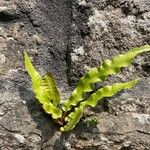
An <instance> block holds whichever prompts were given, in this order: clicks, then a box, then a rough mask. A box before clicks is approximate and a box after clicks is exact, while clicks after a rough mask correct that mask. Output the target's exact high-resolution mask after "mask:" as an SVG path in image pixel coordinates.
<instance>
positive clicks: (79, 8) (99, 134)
mask: <svg viewBox="0 0 150 150" xmlns="http://www.w3.org/2000/svg"><path fill="white" fill-rule="evenodd" d="M144 44H150V1H149V0H73V1H71V0H42V1H41V0H28V1H27V0H0V150H41V149H43V150H51V149H54V150H60V149H66V150H78V149H84V150H86V149H87V150H90V149H92V150H126V149H129V150H149V149H150V55H149V54H150V53H146V54H142V55H141V56H138V57H137V58H136V59H135V61H134V63H133V65H132V66H131V67H129V68H128V69H124V70H123V73H121V74H119V75H117V77H116V78H114V77H110V78H109V79H108V80H107V81H106V83H109V82H113V83H114V82H116V81H127V80H129V79H131V78H135V76H140V77H141V78H142V79H141V82H140V83H139V84H137V85H136V87H135V88H133V89H132V90H127V91H123V92H121V93H119V94H117V95H116V96H114V97H113V98H109V99H104V100H103V101H101V102H100V105H98V106H97V107H96V108H93V109H91V108H88V109H87V111H86V113H85V116H84V118H83V119H82V121H81V122H80V123H79V124H78V125H77V127H76V128H75V129H74V130H73V131H72V132H70V133H68V134H61V133H60V132H59V131H58V129H59V126H57V125H56V124H55V123H54V122H53V121H52V119H51V117H50V116H49V115H47V114H45V113H44V111H43V110H42V107H41V106H40V104H39V103H38V102H37V101H36V99H35V98H34V94H33V92H32V89H31V81H30V79H29V77H28V75H27V72H26V71H25V69H24V64H23V55H22V50H23V49H25V50H26V51H27V52H28V54H29V55H30V56H31V58H32V61H33V63H34V65H35V66H36V68H37V69H38V70H39V71H40V72H41V74H44V73H45V72H46V71H50V72H52V73H53V75H54V76H55V78H56V80H57V84H58V87H59V89H60V91H61V93H62V97H63V99H65V98H66V97H68V96H69V95H70V93H71V90H72V89H73V88H74V85H76V83H77V81H78V80H79V78H80V77H81V76H82V75H83V74H84V73H85V72H86V71H87V70H89V69H90V68H91V67H94V66H97V65H99V64H100V63H101V62H102V61H103V60H104V59H106V58H111V57H112V56H113V55H116V54H118V53H123V52H125V51H127V50H129V49H130V48H133V47H136V46H140V45H144ZM98 86H99V85H98ZM100 86H102V85H100ZM90 115H91V116H95V115H96V116H97V117H98V118H99V123H98V124H97V125H96V126H93V127H90V128H88V127H87V124H86V120H87V119H88V117H89V116H90Z"/></svg>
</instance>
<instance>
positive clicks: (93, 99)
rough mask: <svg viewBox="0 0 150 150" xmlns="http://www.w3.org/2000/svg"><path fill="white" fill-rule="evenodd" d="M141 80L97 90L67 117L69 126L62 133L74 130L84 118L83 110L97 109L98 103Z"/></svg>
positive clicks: (62, 129)
mask: <svg viewBox="0 0 150 150" xmlns="http://www.w3.org/2000/svg"><path fill="white" fill-rule="evenodd" d="M138 81H139V79H136V80H132V81H130V82H126V83H115V84H113V85H107V86H105V87H103V88H101V89H99V90H97V91H96V92H95V93H94V94H92V95H91V96H90V97H89V98H88V99H87V100H86V101H83V102H81V103H80V106H79V107H77V108H75V110H74V111H73V112H71V113H70V114H69V115H68V116H67V117H66V122H67V124H66V125H65V126H64V127H61V129H60V130H61V131H62V132H68V131H70V130H72V129H73V128H74V127H75V125H76V124H77V123H78V122H79V121H80V119H81V118H82V116H83V110H84V108H85V107H87V106H92V107H95V106H96V105H97V102H98V101H99V100H100V99H102V98H104V97H112V96H113V95H115V94H116V93H117V92H119V91H121V90H123V89H130V88H132V87H133V86H134V85H135V84H136V83H137V82H138Z"/></svg>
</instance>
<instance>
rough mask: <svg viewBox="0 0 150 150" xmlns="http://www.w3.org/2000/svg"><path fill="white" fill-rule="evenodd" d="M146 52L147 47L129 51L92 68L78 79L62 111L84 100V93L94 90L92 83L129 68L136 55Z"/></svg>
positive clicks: (148, 49) (148, 47) (149, 47)
mask: <svg viewBox="0 0 150 150" xmlns="http://www.w3.org/2000/svg"><path fill="white" fill-rule="evenodd" d="M146 51H150V46H149V45H145V46H142V47H138V48H134V49H131V50H130V51H129V52H127V53H125V54H120V55H118V56H115V57H113V59H112V60H105V61H104V62H103V63H102V65H101V66H99V67H95V68H92V69H91V70H90V71H89V72H88V73H87V74H85V75H84V76H83V77H82V78H81V79H80V81H79V83H78V85H77V87H76V88H75V90H74V91H73V92H72V95H71V97H70V98H68V99H67V100H66V101H65V103H64V104H63V107H62V108H63V110H64V111H69V110H70V109H71V108H72V106H76V105H77V104H78V103H79V102H80V101H82V100H83V99H84V96H85V94H86V92H90V91H92V90H93V89H94V83H97V82H102V81H104V80H105V78H106V77H107V76H108V75H112V74H117V73H118V72H119V71H120V68H122V67H127V66H129V65H130V64H131V62H132V61H133V59H134V58H135V57H136V56H137V55H138V54H140V53H142V52H146Z"/></svg>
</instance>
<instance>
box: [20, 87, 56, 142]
mask: <svg viewBox="0 0 150 150" xmlns="http://www.w3.org/2000/svg"><path fill="white" fill-rule="evenodd" d="M19 94H20V97H21V99H22V100H24V101H25V102H26V105H27V107H28V110H29V113H30V114H31V117H32V119H33V120H34V121H35V122H36V123H37V129H39V130H41V132H42V142H46V141H47V140H48V139H51V138H52V137H53V136H54V134H55V132H56V131H57V130H58V127H57V125H56V124H55V123H54V122H53V120H52V119H51V116H50V115H48V114H46V113H45V112H44V110H43V109H42V106H41V104H40V103H39V102H38V101H37V100H36V99H35V96H34V93H33V92H32V91H30V90H28V89H27V88H26V87H25V86H21V87H19Z"/></svg>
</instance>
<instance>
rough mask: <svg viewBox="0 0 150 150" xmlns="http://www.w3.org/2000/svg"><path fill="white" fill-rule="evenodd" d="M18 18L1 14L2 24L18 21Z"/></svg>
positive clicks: (0, 20)
mask: <svg viewBox="0 0 150 150" xmlns="http://www.w3.org/2000/svg"><path fill="white" fill-rule="evenodd" d="M18 18H19V16H15V15H9V14H6V13H4V12H1V13H0V22H4V23H8V22H12V21H15V20H17V19H18Z"/></svg>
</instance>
